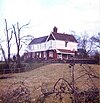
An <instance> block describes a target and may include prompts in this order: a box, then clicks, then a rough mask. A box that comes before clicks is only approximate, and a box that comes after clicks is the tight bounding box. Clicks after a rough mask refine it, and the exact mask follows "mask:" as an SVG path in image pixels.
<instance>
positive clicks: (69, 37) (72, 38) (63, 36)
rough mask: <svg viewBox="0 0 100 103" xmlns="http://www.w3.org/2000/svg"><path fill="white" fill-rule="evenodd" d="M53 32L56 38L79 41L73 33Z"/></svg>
mask: <svg viewBox="0 0 100 103" xmlns="http://www.w3.org/2000/svg"><path fill="white" fill-rule="evenodd" d="M52 34H53V35H54V37H55V39H56V40H62V41H70V42H77V40H76V39H75V37H74V36H73V35H69V34H63V33H57V32H52Z"/></svg>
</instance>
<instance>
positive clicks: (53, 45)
mask: <svg viewBox="0 0 100 103" xmlns="http://www.w3.org/2000/svg"><path fill="white" fill-rule="evenodd" d="M50 49H67V50H72V51H73V50H75V51H77V43H75V42H68V43H67V47H65V41H60V40H49V41H47V42H44V43H41V44H34V45H30V48H29V50H30V51H31V52H38V51H46V50H50Z"/></svg>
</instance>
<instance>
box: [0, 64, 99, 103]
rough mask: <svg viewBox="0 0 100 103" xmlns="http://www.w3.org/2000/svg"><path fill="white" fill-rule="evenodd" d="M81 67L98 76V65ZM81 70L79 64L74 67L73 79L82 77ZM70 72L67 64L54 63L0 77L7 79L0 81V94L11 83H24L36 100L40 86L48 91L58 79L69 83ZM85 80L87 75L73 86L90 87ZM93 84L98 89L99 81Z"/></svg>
mask: <svg viewBox="0 0 100 103" xmlns="http://www.w3.org/2000/svg"><path fill="white" fill-rule="evenodd" d="M83 66H84V67H85V68H88V67H90V66H91V68H92V71H95V72H96V73H98V74H100V71H99V70H100V65H87V64H84V65H83ZM82 69H83V68H82V67H81V66H80V65H79V64H76V65H75V72H74V73H75V78H77V77H79V76H80V75H82V73H83V72H84V71H83V72H82ZM87 70H88V69H87ZM70 71H71V69H70V68H69V65H68V64H63V63H55V64H48V65H45V66H42V67H39V68H37V69H33V70H32V71H28V72H23V73H14V74H4V75H0V77H2V76H5V77H8V78H4V79H0V91H1V92H0V93H2V92H4V90H6V88H7V87H9V86H10V85H11V84H12V83H18V82H24V84H25V86H26V87H28V88H29V89H30V90H31V93H32V97H33V98H37V97H38V95H39V94H41V86H43V85H44V86H45V87H46V88H49V89H50V88H52V87H53V85H54V84H55V82H56V81H57V80H58V79H59V78H64V79H66V80H67V81H71V75H70ZM87 78H88V76H87V75H86V76H83V77H82V78H80V79H78V80H77V81H76V83H75V85H77V87H78V88H79V89H82V90H84V89H86V88H89V87H90V86H91V81H89V80H87ZM93 82H94V83H95V85H96V86H97V87H100V81H99V79H97V78H94V79H93ZM49 103H50V102H49Z"/></svg>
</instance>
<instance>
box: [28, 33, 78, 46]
mask: <svg viewBox="0 0 100 103" xmlns="http://www.w3.org/2000/svg"><path fill="white" fill-rule="evenodd" d="M50 35H53V37H54V39H56V40H62V41H67V42H68V41H70V42H77V40H76V39H75V37H74V36H73V35H69V34H63V33H57V32H52V34H50ZM50 35H49V36H43V37H39V38H34V39H33V40H32V41H31V42H30V43H29V45H32V44H39V43H43V42H45V41H46V40H47V39H48V38H49V37H50Z"/></svg>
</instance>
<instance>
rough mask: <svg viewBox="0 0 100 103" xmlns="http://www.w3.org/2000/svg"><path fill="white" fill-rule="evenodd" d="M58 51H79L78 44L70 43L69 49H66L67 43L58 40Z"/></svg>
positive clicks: (68, 44)
mask: <svg viewBox="0 0 100 103" xmlns="http://www.w3.org/2000/svg"><path fill="white" fill-rule="evenodd" d="M56 49H66V50H71V51H73V50H75V51H77V43H75V42H68V43H67V47H65V41H60V40H56Z"/></svg>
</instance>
